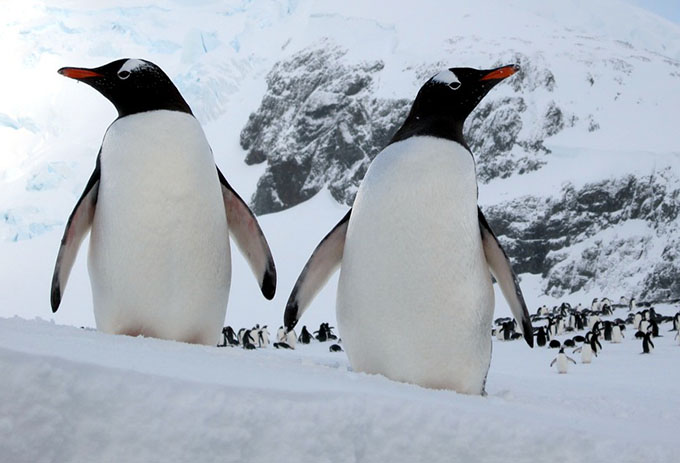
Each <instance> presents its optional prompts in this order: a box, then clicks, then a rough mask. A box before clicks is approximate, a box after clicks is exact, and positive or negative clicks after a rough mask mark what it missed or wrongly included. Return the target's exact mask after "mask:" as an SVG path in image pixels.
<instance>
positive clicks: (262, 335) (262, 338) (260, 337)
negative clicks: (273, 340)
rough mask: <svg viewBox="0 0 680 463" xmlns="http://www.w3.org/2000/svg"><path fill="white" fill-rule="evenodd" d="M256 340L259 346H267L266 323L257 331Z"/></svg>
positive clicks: (267, 332)
mask: <svg viewBox="0 0 680 463" xmlns="http://www.w3.org/2000/svg"><path fill="white" fill-rule="evenodd" d="M257 341H258V344H259V347H267V346H268V345H269V331H267V325H264V326H263V327H262V328H260V329H259V330H258V331H257Z"/></svg>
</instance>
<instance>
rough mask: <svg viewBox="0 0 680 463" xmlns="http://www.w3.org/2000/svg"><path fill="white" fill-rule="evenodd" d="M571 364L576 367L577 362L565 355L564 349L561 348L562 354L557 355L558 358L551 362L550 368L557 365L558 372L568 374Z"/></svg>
mask: <svg viewBox="0 0 680 463" xmlns="http://www.w3.org/2000/svg"><path fill="white" fill-rule="evenodd" d="M569 362H571V363H573V364H574V365H576V361H575V360H574V359H573V358H571V357H567V354H565V353H564V347H560V352H559V353H558V354H557V357H555V358H554V359H553V361H552V362H550V366H551V367H552V366H553V365H555V363H557V372H558V373H566V372H567V371H568V370H569Z"/></svg>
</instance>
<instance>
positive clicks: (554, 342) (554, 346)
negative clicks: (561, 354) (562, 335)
mask: <svg viewBox="0 0 680 463" xmlns="http://www.w3.org/2000/svg"><path fill="white" fill-rule="evenodd" d="M548 347H549V348H550V349H559V348H560V347H562V344H561V343H560V342H559V341H558V340H557V339H553V340H551V341H550V343H549V344H548Z"/></svg>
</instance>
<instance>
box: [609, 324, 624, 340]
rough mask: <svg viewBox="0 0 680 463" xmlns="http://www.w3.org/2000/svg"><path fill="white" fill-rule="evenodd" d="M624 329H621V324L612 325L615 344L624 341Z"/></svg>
mask: <svg viewBox="0 0 680 463" xmlns="http://www.w3.org/2000/svg"><path fill="white" fill-rule="evenodd" d="M623 337H624V336H623V331H621V325H618V324H615V325H614V326H612V339H611V341H612V342H613V343H614V344H619V343H621V342H622V341H623Z"/></svg>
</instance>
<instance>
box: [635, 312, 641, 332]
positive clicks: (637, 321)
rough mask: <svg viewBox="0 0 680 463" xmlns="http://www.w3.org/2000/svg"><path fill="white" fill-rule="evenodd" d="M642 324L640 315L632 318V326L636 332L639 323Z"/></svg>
mask: <svg viewBox="0 0 680 463" xmlns="http://www.w3.org/2000/svg"><path fill="white" fill-rule="evenodd" d="M641 322H642V314H641V313H640V312H638V313H636V314H635V315H634V316H633V326H634V327H635V329H636V330H639V329H640V323H641Z"/></svg>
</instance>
